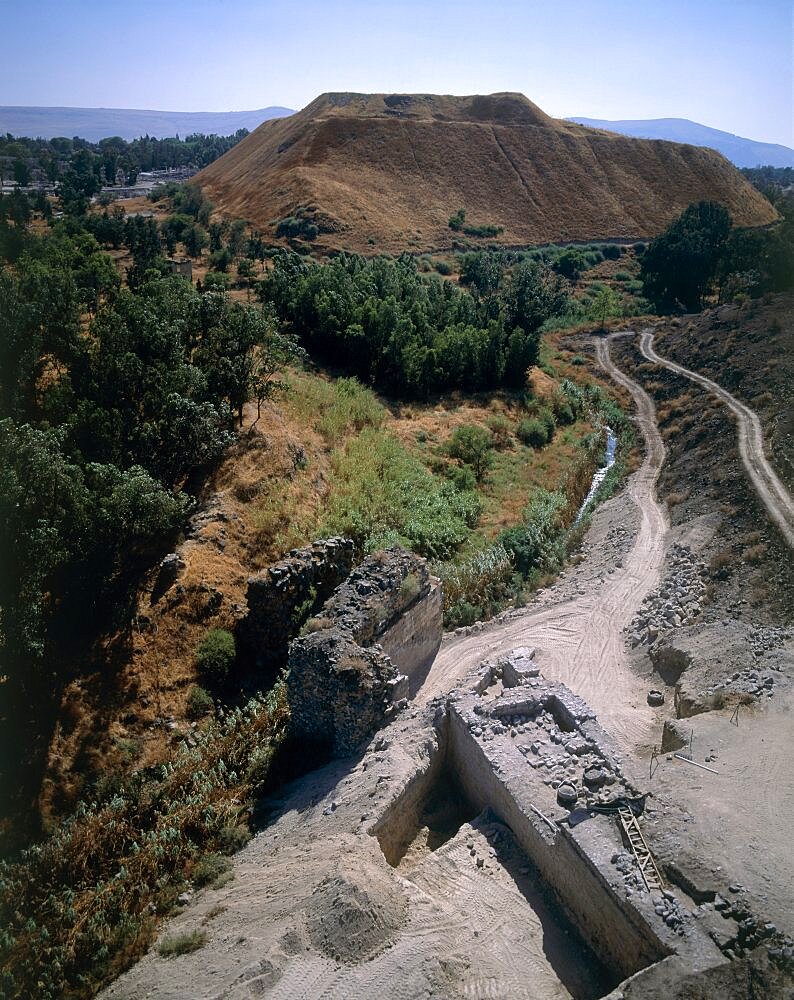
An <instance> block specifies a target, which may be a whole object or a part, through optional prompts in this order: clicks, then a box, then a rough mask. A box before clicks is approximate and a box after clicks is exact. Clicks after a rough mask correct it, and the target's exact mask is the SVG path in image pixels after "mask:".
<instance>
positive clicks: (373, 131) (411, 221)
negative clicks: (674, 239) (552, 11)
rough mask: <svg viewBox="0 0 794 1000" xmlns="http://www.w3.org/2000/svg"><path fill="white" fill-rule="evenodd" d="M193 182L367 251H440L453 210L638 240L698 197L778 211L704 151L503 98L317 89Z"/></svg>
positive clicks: (507, 226) (228, 211)
mask: <svg viewBox="0 0 794 1000" xmlns="http://www.w3.org/2000/svg"><path fill="white" fill-rule="evenodd" d="M197 181H198V183H200V184H201V185H202V187H203V188H205V189H206V191H207V193H208V195H209V196H210V198H211V199H212V200H213V201H214V202H215V204H216V205H217V207H218V209H219V210H220V211H221V212H222V213H223V214H225V215H229V216H236V217H239V218H244V219H249V220H250V221H251V222H253V223H254V224H256V225H257V226H258V227H260V228H261V229H263V230H264V231H267V232H269V233H270V234H274V233H275V228H276V225H277V223H278V221H279V220H280V219H283V218H286V217H290V216H294V215H295V214H296V213H300V212H301V211H303V212H305V213H306V215H307V216H308V217H310V218H311V219H312V220H313V221H314V222H315V223H317V225H318V226H319V229H320V234H319V237H318V239H317V242H318V244H319V245H320V246H325V247H338V248H345V249H352V250H357V251H364V252H370V253H372V252H382V251H395V250H401V249H406V248H409V249H410V248H414V249H427V248H439V249H443V248H448V247H451V246H452V244H453V241H454V240H455V239H456V238H458V236H457V234H456V233H454V232H453V231H452V230H451V229H450V228H449V226H448V220H449V217H450V216H451V215H453V214H454V213H455V212H457V211H458V209H460V208H464V209H465V210H466V213H467V223H469V224H473V225H493V226H501V227H503V232H502V234H501V235H500V236H499V238H498V239H499V242H501V243H504V244H514V245H519V244H533V243H545V242H561V241H573V240H591V239H601V238H607V237H614V238H636V237H649V236H653V235H654V234H656V233H658V232H660V231H661V230H662V229H664V227H665V226H666V225H667V224H668V223H669V222H670V220H671V219H673V218H674V217H675V216H676V215H678V214H679V213H680V212H681V211H682V210H683V209H684V208H686V206H687V205H689V204H690V203H691V202H693V201H698V200H700V199H704V198H705V199H712V200H716V201H720V202H722V203H723V204H725V205H726V207H727V208H728V209H729V211H730V212H731V214H732V215H733V217H734V219H735V221H736V222H737V223H738V224H740V225H743V226H760V225H765V224H767V223H770V222H772V221H774V219H775V217H776V215H775V211H774V209H773V208H772V207H771V205H770V204H769V203H768V202H767V201H766V199H765V198H763V197H762V195H760V194H759V193H758V192H757V191H756V190H755V189H754V188H753V187H752V186H751V185H750V184H749V183H748V182H747V181H745V179H744V178H743V177H742V176H741V174H740V173H739V171H738V170H736V169H735V168H734V167H733V166H732V165H731V164H730V163H729V162H728V161H727V160H726V159H724V158H723V157H722V156H720V155H719V154H718V153H716V152H714V151H713V150H710V149H703V148H699V147H695V146H687V145H683V144H681V143H674V142H663V141H659V140H648V139H634V138H629V137H627V136H620V135H615V134H612V133H609V132H604V131H600V130H595V129H589V128H585V127H584V126H582V125H577V124H574V123H572V122H565V121H558V120H555V119H553V118H550V117H549V116H548V115H546V114H545V113H544V112H543V111H541V109H540V108H538V107H537V106H536V105H534V104H532V102H531V101H528V100H527V98H526V97H524V96H523V95H522V94H507V93H506V94H491V95H489V96H475V97H450V96H437V95H431V94H411V95H407V94H388V95H384V94H323V95H322V96H321V97H318V98H317V99H316V100H315V101H313V102H312V103H311V104H309V105H308V106H307V107H306V108H304V109H303V110H302V111H299V112H298V113H297V114H294V115H291V116H290V117H289V118H282V119H278V120H273V121H268V122H265V123H264V124H262V125H261V126H260V127H259V128H258V129H257V130H256V131H255V132H253V133H252V134H251V135H250V136H248V137H247V138H246V139H244V140H243V141H242V142H241V143H239V144H238V145H237V146H235V147H234V149H232V150H230V151H229V152H228V153H227V154H226V155H225V156H222V157H221V158H220V159H219V160H216V161H215V162H214V163H212V164H211V165H210V166H208V167H207V168H206V169H205V170H203V171H202V172H201V173H200V174H199V175H198V177H197Z"/></svg>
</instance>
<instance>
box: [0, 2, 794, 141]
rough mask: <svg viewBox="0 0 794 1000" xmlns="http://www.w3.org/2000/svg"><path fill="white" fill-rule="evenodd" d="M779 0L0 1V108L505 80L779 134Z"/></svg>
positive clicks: (785, 131)
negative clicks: (0, 50) (0, 54)
mask: <svg viewBox="0 0 794 1000" xmlns="http://www.w3.org/2000/svg"><path fill="white" fill-rule="evenodd" d="M793 10H794V4H792V2H791V0H686V2H685V0H633V2H632V0H601V2H600V3H599V2H596V0H544V2H539V0H523V2H521V0H479V2H477V3H474V2H471V0H455V2H451V0H422V2H418V0H401V2H399V3H397V2H385V0H366V2H365V0H296V2H284V0H278V2H277V0H157V2H153V0H135V2H124V3H121V2H119V0H103V2H97V0H58V2H56V0H0V31H2V35H3V59H2V60H0V103H2V104H27V105H59V104H60V105H77V106H87V107H95V106H104V107H127V108H130V107H133V108H153V109H163V110H179V111H228V110H246V109H252V108H259V107H264V106H267V105H271V104H281V105H285V106H287V107H293V108H300V107H302V106H303V105H305V104H307V103H308V102H309V101H311V100H312V99H313V98H314V97H315V96H317V94H319V93H322V92H323V91H327V90H355V91H363V92H370V91H374V92H380V91H398V92H400V91H401V92H411V91H413V92H425V93H428V92H430V93H439V92H440V93H448V94H472V93H492V92H494V91H499V90H517V91H521V92H523V93H524V94H526V95H527V97H529V98H530V99H531V100H533V101H535V102H536V103H537V104H539V105H540V106H541V107H542V108H543V109H544V110H545V111H547V112H549V113H550V114H552V115H555V116H558V117H565V116H571V115H581V116H587V117H591V118H662V117H680V118H691V119H693V120H695V121H700V122H702V123H704V124H706V125H711V126H713V127H715V128H721V129H725V130H727V131H729V132H736V133H738V134H740V135H745V136H748V137H750V138H753V139H761V140H766V141H771V142H782V143H785V144H786V145H794V121H793V119H794V109H793V98H792V86H793V83H792V62H793V61H794V31H793V30H792V16H793V14H792V11H793Z"/></svg>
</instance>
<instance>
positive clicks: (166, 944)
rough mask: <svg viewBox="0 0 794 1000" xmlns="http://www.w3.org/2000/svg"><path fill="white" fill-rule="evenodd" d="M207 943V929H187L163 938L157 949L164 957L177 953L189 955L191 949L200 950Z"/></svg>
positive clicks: (171, 956)
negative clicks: (181, 932)
mask: <svg viewBox="0 0 794 1000" xmlns="http://www.w3.org/2000/svg"><path fill="white" fill-rule="evenodd" d="M206 943H207V932H206V931H185V932H184V933H183V934H175V935H174V936H173V937H167V938H163V940H162V941H161V942H160V944H158V946H157V951H158V953H159V954H160V955H161V956H162V957H163V958H173V957H174V956H175V955H187V954H189V953H190V952H191V951H198V950H199V948H203V947H204V945H205V944H206Z"/></svg>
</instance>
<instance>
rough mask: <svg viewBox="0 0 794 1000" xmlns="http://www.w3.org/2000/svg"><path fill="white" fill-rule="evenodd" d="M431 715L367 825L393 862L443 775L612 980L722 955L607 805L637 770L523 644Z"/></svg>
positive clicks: (649, 977) (660, 975)
mask: <svg viewBox="0 0 794 1000" xmlns="http://www.w3.org/2000/svg"><path fill="white" fill-rule="evenodd" d="M435 725H436V731H437V734H438V742H437V750H436V752H435V753H430V755H429V756H428V757H427V758H426V759H424V758H423V760H422V762H421V766H419V767H418V768H417V770H416V772H415V774H414V775H412V777H411V779H410V780H409V781H408V782H406V783H405V784H404V786H403V788H402V789H401V791H400V793H399V794H398V795H397V796H396V797H395V798H394V799H393V800H392V801H391V802H390V803H389V804H388V806H387V807H386V809H385V810H384V811H383V812H382V813H381V814H380V816H379V817H378V818H377V819H376V821H375V822H374V823H373V824H372V825H371V827H370V828H369V831H368V832H369V833H370V834H371V835H372V836H374V837H376V838H377V840H378V842H379V844H380V846H381V849H382V851H383V853H384V856H385V857H386V859H387V861H389V863H390V864H392V865H398V864H399V863H400V860H401V858H402V856H403V855H404V854H405V852H406V850H407V849H408V845H409V844H410V843H411V838H412V835H413V834H415V833H416V826H418V825H419V824H420V823H421V821H422V820H421V818H420V817H421V816H422V812H423V809H424V807H425V804H426V803H427V802H428V801H431V800H432V799H433V798H434V797H435V796H436V794H437V791H436V786H437V783H438V781H439V779H440V776H441V777H443V776H447V777H448V778H449V779H451V780H452V781H453V782H454V784H455V786H456V787H457V788H458V789H459V794H460V797H461V798H462V799H464V800H466V802H467V803H468V804H469V806H470V811H471V812H472V814H474V813H477V812H478V811H482V813H483V814H484V813H487V812H488V811H490V813H492V814H493V815H494V816H495V817H496V818H497V819H498V820H499V821H500V822H502V823H504V824H505V825H506V826H507V827H508V828H509V829H510V830H511V831H512V834H513V836H514V837H515V840H516V842H517V843H518V845H519V846H520V848H521V850H522V851H523V853H524V855H525V857H526V859H527V862H528V864H529V865H530V866H531V868H532V870H533V871H534V872H535V873H536V874H535V878H536V880H537V883H538V884H540V885H542V886H543V887H544V891H546V892H548V893H550V894H551V896H552V897H553V898H554V900H555V901H556V905H557V907H558V909H559V912H561V913H562V914H563V915H564V918H565V919H567V921H568V922H569V924H570V925H571V927H572V932H574V933H575V934H578V935H579V937H580V938H581V940H582V942H583V943H584V945H585V946H586V947H587V948H589V949H591V950H592V952H593V954H594V955H595V956H597V958H598V959H599V960H600V961H601V962H603V963H604V965H605V967H606V968H607V969H608V970H610V972H611V973H612V975H613V977H614V978H613V983H614V984H615V985H617V983H618V982H620V981H621V980H624V979H626V977H632V980H631V981H632V982H633V983H638V982H639V981H640V980H642V981H643V982H647V984H648V986H649V989H651V992H652V989H653V987H654V984H656V982H657V980H659V981H661V982H664V981H666V977H668V976H673V977H675V976H680V975H681V973H682V970H685V971H688V972H691V971H693V970H701V969H707V968H711V967H713V966H717V965H719V964H720V963H722V962H724V959H723V957H722V956H721V954H720V952H719V949H718V948H717V947H716V946H715V945H714V944H713V942H712V941H711V940H710V939H709V938H708V936H707V935H706V934H705V933H704V932H703V931H702V930H701V928H700V927H699V926H698V925H697V922H696V921H694V920H693V919H692V917H691V914H690V913H689V912H688V910H687V901H686V900H684V902H683V904H682V903H681V902H680V901H679V900H678V899H677V898H676V896H675V894H674V893H672V892H670V891H669V890H667V889H665V890H664V891H661V890H658V889H657V890H653V891H648V888H647V886H646V885H645V883H644V881H643V879H642V876H641V874H640V869H639V866H638V862H637V859H636V857H635V856H634V855H633V854H632V853H631V851H630V850H626V848H625V845H624V842H623V840H622V836H621V832H620V827H619V824H618V820H617V817H616V815H615V814H614V812H610V811H609V808H607V807H608V804H610V803H614V802H615V800H621V801H623V802H624V804H625V802H626V800H627V799H631V800H632V801H634V802H641V801H642V796H640V794H639V789H638V787H637V785H636V784H635V779H634V778H631V777H629V776H628V775H627V774H626V773H625V771H624V767H623V765H622V762H621V757H620V754H619V753H618V751H617V749H616V747H615V745H614V744H613V743H612V741H611V740H610V738H609V737H608V736H607V734H606V733H605V732H604V731H603V729H602V728H601V726H600V725H599V724H598V721H597V719H596V718H595V715H594V713H593V712H592V710H591V709H590V708H589V706H588V705H587V704H586V703H585V702H584V701H582V699H581V698H579V697H578V696H576V695H575V694H573V692H571V691H570V690H568V689H567V688H566V687H565V686H564V685H562V684H558V683H554V682H550V681H547V680H545V679H543V678H542V677H541V676H540V675H539V672H538V669H537V668H536V667H535V665H534V656H533V650H532V649H530V648H521V649H517V650H514V651H513V653H511V654H508V655H507V656H504V657H501V658H500V659H498V660H496V661H494V662H493V663H486V664H484V665H483V668H482V670H481V673H480V676H479V677H478V678H477V680H476V681H475V683H474V684H473V686H472V688H471V689H470V690H469V691H462V692H459V693H457V694H455V695H454V696H453V697H452V698H451V699H448V700H445V701H442V700H441V699H439V700H438V701H437V702H436V715H435ZM563 783H570V784H571V785H572V786H573V788H574V791H575V795H574V800H575V801H574V803H573V804H572V805H571V804H563V803H562V801H561V800H560V798H559V794H558V792H559V788H560V786H561V785H562V784H563ZM412 825H413V828H414V829H413V832H412V829H411V827H412ZM674 970H677V971H674ZM613 995H614V996H618V995H620V991H619V990H617V989H616V990H615V992H614V994H610V996H613Z"/></svg>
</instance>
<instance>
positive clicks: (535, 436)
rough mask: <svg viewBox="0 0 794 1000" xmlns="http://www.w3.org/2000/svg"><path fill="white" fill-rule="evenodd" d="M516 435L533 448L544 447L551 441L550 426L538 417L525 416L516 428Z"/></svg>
mask: <svg viewBox="0 0 794 1000" xmlns="http://www.w3.org/2000/svg"><path fill="white" fill-rule="evenodd" d="M516 436H517V437H518V439H519V441H522V442H523V443H524V444H528V445H529V446H530V447H532V448H542V447H543V446H544V445H545V444H548V443H549V431H548V428H547V426H546V424H544V423H543V421H541V420H538V419H537V417H525V418H524V419H523V420H522V421H521V423H520V424H519V425H518V428H517V429H516Z"/></svg>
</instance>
